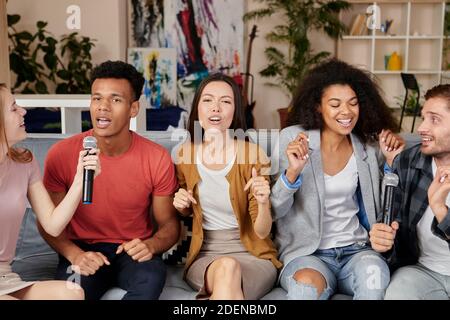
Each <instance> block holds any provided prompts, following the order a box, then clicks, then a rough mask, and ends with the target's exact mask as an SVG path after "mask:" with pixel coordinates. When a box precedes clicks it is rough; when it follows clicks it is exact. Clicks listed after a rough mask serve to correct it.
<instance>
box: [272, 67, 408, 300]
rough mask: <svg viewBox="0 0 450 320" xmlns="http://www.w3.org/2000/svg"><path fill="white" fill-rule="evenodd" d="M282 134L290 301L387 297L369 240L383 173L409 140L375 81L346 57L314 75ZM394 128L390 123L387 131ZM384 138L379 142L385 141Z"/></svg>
mask: <svg viewBox="0 0 450 320" xmlns="http://www.w3.org/2000/svg"><path fill="white" fill-rule="evenodd" d="M289 122H290V123H289V124H290V125H291V126H290V127H288V128H286V129H284V130H283V131H282V132H281V135H280V149H279V150H280V171H279V175H278V179H277V182H276V183H275V185H274V186H273V188H272V195H271V201H272V208H273V213H274V220H275V222H276V225H277V233H276V235H275V242H276V244H277V245H278V250H279V252H280V260H281V261H282V262H283V263H284V269H283V270H282V272H281V275H280V278H279V280H280V284H281V286H282V287H283V288H284V289H285V290H286V291H287V292H288V298H290V299H328V298H329V297H330V296H331V295H333V294H334V293H337V292H338V291H339V292H341V293H344V294H347V295H351V296H353V298H354V299H382V298H383V297H384V292H385V289H386V287H387V285H388V283H389V269H388V267H387V265H386V263H385V261H384V259H383V258H382V257H381V255H379V254H378V253H376V252H375V251H373V250H372V249H371V247H370V244H369V242H368V232H369V230H370V226H371V225H372V224H373V223H375V222H376V219H377V215H378V214H379V213H380V176H381V174H382V169H381V170H380V168H383V164H384V159H383V160H381V161H379V159H378V158H379V156H381V155H380V154H379V152H378V151H379V149H378V144H379V147H381V151H382V152H383V155H384V156H385V158H386V161H387V162H388V164H390V163H392V160H393V158H394V157H395V155H396V154H398V153H399V152H400V151H401V150H402V149H403V147H404V143H403V141H402V140H401V139H400V138H399V137H397V136H395V135H394V134H392V132H391V131H390V130H395V129H396V128H397V125H396V123H395V121H394V119H393V117H392V115H391V113H390V111H389V109H388V107H387V106H386V104H385V103H384V102H383V100H382V98H381V97H380V94H379V93H378V89H377V86H376V84H375V83H373V82H372V80H371V78H370V76H369V75H368V74H366V73H365V72H363V71H361V70H359V69H357V68H354V67H352V66H350V65H348V64H346V63H344V62H341V61H338V60H330V61H327V62H325V63H323V64H321V65H319V66H317V67H315V68H314V69H313V70H311V71H310V72H309V74H308V75H307V76H306V77H305V79H304V80H303V81H302V83H301V85H300V87H299V89H298V91H297V94H296V96H295V98H294V100H293V110H292V111H291V115H290V117H289ZM383 129H390V130H383ZM378 137H379V143H378V142H377V140H378V139H377V138H378Z"/></svg>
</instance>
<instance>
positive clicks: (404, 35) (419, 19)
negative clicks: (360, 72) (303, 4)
mask: <svg viewBox="0 0 450 320" xmlns="http://www.w3.org/2000/svg"><path fill="white" fill-rule="evenodd" d="M349 2H351V3H352V4H353V6H352V8H351V9H350V10H349V11H346V12H343V13H341V21H342V22H344V23H345V24H346V25H347V26H348V27H349V30H350V29H351V28H352V25H353V23H354V20H355V17H356V16H357V15H358V14H360V15H366V13H367V12H368V8H369V7H371V9H369V11H373V10H376V12H378V13H379V16H380V23H381V24H384V23H385V22H386V21H387V20H388V21H389V20H392V21H393V22H392V25H391V27H390V28H389V30H388V32H382V31H381V30H382V29H380V28H372V29H371V30H369V28H367V24H366V27H365V29H364V30H363V32H360V34H359V35H345V36H343V37H342V39H340V40H339V41H338V51H337V56H338V58H339V59H341V60H344V61H346V62H349V63H351V64H354V65H357V66H360V67H362V68H365V69H367V70H369V71H370V72H372V73H373V74H374V75H375V77H376V78H377V81H378V83H379V85H380V87H381V89H382V90H383V92H384V94H385V99H386V102H387V103H388V104H389V106H390V107H392V108H399V105H398V103H399V102H398V98H397V99H396V97H403V96H404V93H405V91H404V87H403V84H402V81H401V78H400V72H407V73H413V74H414V75H415V76H416V78H417V80H418V82H419V85H420V89H421V93H422V94H423V93H424V92H425V91H426V90H428V89H430V88H431V87H432V86H434V85H436V84H439V83H443V82H449V77H450V72H448V71H446V70H445V67H446V66H445V63H444V62H445V61H446V59H445V58H444V57H443V49H444V45H445V43H446V41H448V38H447V37H446V36H445V35H444V19H445V11H446V7H447V10H449V7H450V5H449V4H447V5H446V2H445V1H435V0H429V1H425V0H422V1H401V0H397V1H395V0H389V1H376V2H375V1H363V0H361V1H356V0H354V1H349ZM374 8H375V9H374ZM377 27H380V25H378V26H377ZM394 51H395V52H397V54H399V55H400V57H401V61H402V66H401V70H398V71H390V70H387V69H386V56H389V55H391V54H392V53H393V52H394ZM449 55H450V52H448V53H447V56H448V57H449V58H447V59H448V61H450V56H449Z"/></svg>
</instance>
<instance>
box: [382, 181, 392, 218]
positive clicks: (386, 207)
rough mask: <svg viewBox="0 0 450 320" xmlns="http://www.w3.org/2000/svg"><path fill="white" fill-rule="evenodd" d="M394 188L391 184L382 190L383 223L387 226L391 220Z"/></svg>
mask: <svg viewBox="0 0 450 320" xmlns="http://www.w3.org/2000/svg"><path fill="white" fill-rule="evenodd" d="M394 189H395V187H393V186H386V189H385V190H384V201H383V223H384V224H387V225H388V226H390V225H391V223H392V220H393V204H394Z"/></svg>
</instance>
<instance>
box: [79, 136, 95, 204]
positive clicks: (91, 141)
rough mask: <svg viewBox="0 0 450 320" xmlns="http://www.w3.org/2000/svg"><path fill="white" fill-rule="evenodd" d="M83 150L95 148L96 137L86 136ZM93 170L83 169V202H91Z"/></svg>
mask: <svg viewBox="0 0 450 320" xmlns="http://www.w3.org/2000/svg"><path fill="white" fill-rule="evenodd" d="M83 148H84V150H88V151H89V150H91V149H96V148H97V139H95V137H93V136H87V137H85V138H84V139H83ZM94 173H95V171H94V170H87V169H83V200H82V201H83V204H91V203H92V195H93V193H94Z"/></svg>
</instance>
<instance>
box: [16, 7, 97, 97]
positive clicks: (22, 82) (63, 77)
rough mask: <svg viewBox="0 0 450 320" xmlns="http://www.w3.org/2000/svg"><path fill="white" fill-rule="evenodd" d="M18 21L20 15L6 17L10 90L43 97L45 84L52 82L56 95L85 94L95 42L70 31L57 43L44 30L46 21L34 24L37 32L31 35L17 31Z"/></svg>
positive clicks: (87, 91)
mask: <svg viewBox="0 0 450 320" xmlns="http://www.w3.org/2000/svg"><path fill="white" fill-rule="evenodd" d="M19 21H20V15H17V14H15V15H8V37H9V40H10V53H9V60H10V65H11V71H12V72H14V73H15V74H16V75H17V78H16V82H15V84H14V86H13V91H14V92H16V93H40V94H47V93H49V89H48V84H49V83H53V84H54V87H55V91H56V93H61V94H81V93H89V91H90V85H89V83H90V82H89V73H90V71H91V69H92V62H91V60H92V56H91V53H90V52H91V49H92V48H93V47H94V46H95V44H94V41H95V40H92V39H90V38H89V37H82V36H80V35H78V33H76V32H74V33H71V34H69V35H63V36H62V37H61V39H60V40H59V41H58V40H57V39H55V38H54V37H53V36H52V34H51V33H50V32H48V31H47V30H46V29H45V28H46V27H47V22H45V21H38V22H37V23H36V27H37V30H36V31H35V32H34V33H31V32H29V31H18V30H17V29H16V27H15V25H16V24H17V23H18V22H19Z"/></svg>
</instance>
